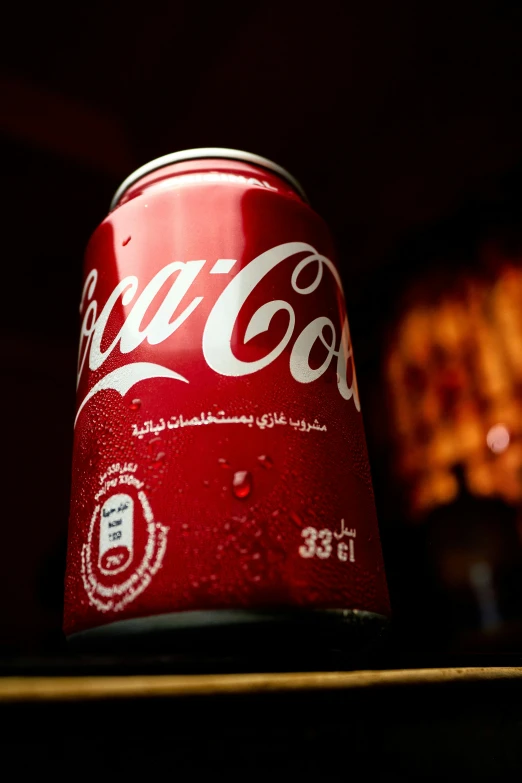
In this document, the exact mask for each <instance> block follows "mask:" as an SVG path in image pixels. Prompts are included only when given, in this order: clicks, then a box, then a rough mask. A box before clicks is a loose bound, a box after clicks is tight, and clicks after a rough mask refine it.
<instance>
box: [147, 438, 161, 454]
mask: <svg viewBox="0 0 522 783" xmlns="http://www.w3.org/2000/svg"><path fill="white" fill-rule="evenodd" d="M159 446H163V441H162V440H161V438H152V440H149V443H148V449H149V454H156V452H157V451H158V448H159Z"/></svg>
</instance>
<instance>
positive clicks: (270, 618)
mask: <svg viewBox="0 0 522 783" xmlns="http://www.w3.org/2000/svg"><path fill="white" fill-rule="evenodd" d="M389 623H390V621H389V619H388V618H387V617H385V616H384V615H381V614H377V613H375V612H369V611H363V610H357V609H322V610H310V609H308V610H306V609H304V610H243V609H220V610H200V611H188V612H175V613H167V614H159V615H152V616H149V617H142V618H133V619H128V620H118V621H116V622H112V623H107V624H105V625H102V626H97V627H95V628H91V629H88V630H84V631H79V632H76V633H73V634H70V635H69V636H68V637H67V642H68V644H69V647H70V649H72V650H77V651H80V652H86V651H89V652H91V651H110V652H116V653H118V652H120V653H123V652H124V653H131V654H132V653H134V652H144V651H146V652H155V653H158V652H161V653H171V654H181V655H190V656H199V657H201V656H208V657H223V656H226V657H239V658H245V657H253V656H254V657H261V658H267V657H274V656H285V655H289V656H293V655H296V654H299V655H303V654H306V655H312V656H314V655H317V654H321V653H327V652H337V653H341V652H344V653H346V654H348V655H354V654H360V653H362V652H364V651H365V650H372V649H375V648H376V647H379V646H380V645H381V643H382V641H384V640H385V638H386V637H387V630H388V627H389Z"/></svg>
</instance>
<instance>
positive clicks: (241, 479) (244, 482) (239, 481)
mask: <svg viewBox="0 0 522 783" xmlns="http://www.w3.org/2000/svg"><path fill="white" fill-rule="evenodd" d="M232 492H233V493H234V495H235V496H236V498H239V499H240V500H242V499H243V498H247V497H248V496H249V495H250V493H251V492H252V474H251V473H249V472H248V470H237V471H236V472H235V473H234V476H233V478H232Z"/></svg>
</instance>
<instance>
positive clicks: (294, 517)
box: [289, 511, 303, 527]
mask: <svg viewBox="0 0 522 783" xmlns="http://www.w3.org/2000/svg"><path fill="white" fill-rule="evenodd" d="M289 516H290V519H291V520H292V522H295V524H296V525H297V526H298V527H303V520H302V519H301V517H300V516H299V514H296V513H295V511H291V512H290V514H289Z"/></svg>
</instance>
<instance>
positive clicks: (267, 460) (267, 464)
mask: <svg viewBox="0 0 522 783" xmlns="http://www.w3.org/2000/svg"><path fill="white" fill-rule="evenodd" d="M257 461H258V462H259V464H260V465H261V466H262V467H263V468H265V470H270V468H273V467H274V461H273V459H272V457H269V456H268V455H267V454H260V455H259V457H258V458H257Z"/></svg>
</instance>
